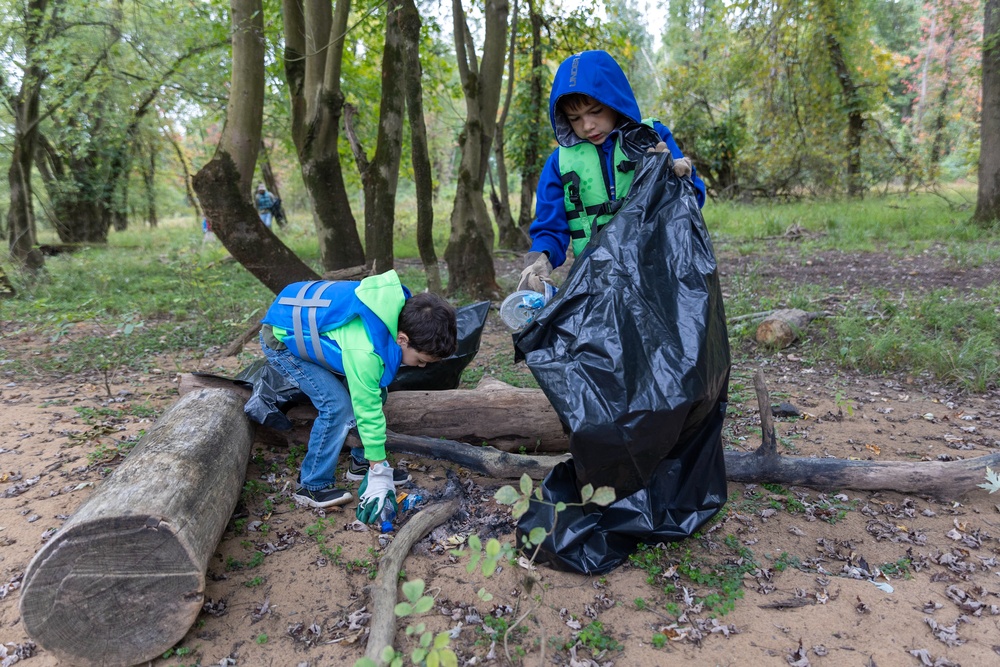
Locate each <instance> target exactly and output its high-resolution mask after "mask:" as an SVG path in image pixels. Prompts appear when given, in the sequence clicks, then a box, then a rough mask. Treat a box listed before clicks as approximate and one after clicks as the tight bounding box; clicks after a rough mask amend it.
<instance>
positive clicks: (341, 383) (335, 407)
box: [261, 338, 365, 491]
mask: <svg viewBox="0 0 1000 667" xmlns="http://www.w3.org/2000/svg"><path fill="white" fill-rule="evenodd" d="M263 343H264V341H263V338H262V339H261V349H263V351H264V356H265V357H266V358H267V361H268V363H270V364H271V365H272V366H273V367H274V368H276V369H278V371H280V372H281V374H282V375H284V376H285V377H286V378H288V379H289V380H291V381H292V382H293V383H295V384H296V385H297V386H298V388H299V389H301V390H302V392H303V393H304V394H305V395H306V396H308V397H309V400H311V401H312V404H313V406H315V408H316V411H317V412H318V413H319V415H318V416H317V417H316V421H314V422H313V427H312V431H311V432H310V433H309V448H308V450H307V451H306V455H305V458H304V459H302V469H301V471H300V473H299V483H300V484H301V485H302V486H303V488H306V489H308V490H310V491H319V490H320V489H325V488H326V487H328V486H330V485H331V484H333V483H334V480H335V479H336V476H335V471H336V468H337V459H338V458H339V457H340V450H341V448H342V447H343V446H344V438H346V437H347V432H348V431H349V430H350V429H351V428H353V427H354V426H355V425H356V424H357V422H356V421H355V419H354V408H353V407H352V405H351V395H350V394H349V393H348V391H347V387H346V386H345V378H344V377H343V376H339V375H337V374H336V373H331V372H330V371H328V370H326V369H325V368H323V367H322V366H319V365H317V364H314V363H313V362H311V361H306V360H304V359H299V358H298V357H296V356H295V355H294V354H292V353H291V352H289V351H288V350H272V349H271V348H269V347H268V346H267V345H264V344H263ZM351 456H353V457H354V459H355V460H357V461H364V460H365V450H364V448H363V447H353V448H352V449H351Z"/></svg>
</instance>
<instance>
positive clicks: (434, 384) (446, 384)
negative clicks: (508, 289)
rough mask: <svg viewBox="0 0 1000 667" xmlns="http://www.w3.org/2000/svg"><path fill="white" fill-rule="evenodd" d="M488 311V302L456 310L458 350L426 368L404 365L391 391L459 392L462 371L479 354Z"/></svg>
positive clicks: (391, 385)
mask: <svg viewBox="0 0 1000 667" xmlns="http://www.w3.org/2000/svg"><path fill="white" fill-rule="evenodd" d="M489 312H490V302H489V301H480V302H479V303H473V304H470V305H468V306H462V307H461V308H457V309H456V312H455V319H456V320H457V322H456V323H457V325H458V347H457V348H456V349H455V354H453V355H451V356H450V357H448V358H447V359H442V360H441V361H437V362H434V363H433V364H427V365H426V366H424V367H423V368H420V367H419V366H403V367H402V368H400V369H399V373H397V374H396V379H394V380H393V381H392V382H391V383H390V384H389V391H400V390H405V391H437V390H440V389H458V385H459V384H461V382H462V371H464V370H465V367H466V366H468V365H469V362H471V361H472V359H473V357H475V356H476V353H478V352H479V341H480V339H481V338H482V337H483V327H484V326H485V325H486V316H487V315H488V314H489Z"/></svg>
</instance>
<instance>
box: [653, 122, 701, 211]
mask: <svg viewBox="0 0 1000 667" xmlns="http://www.w3.org/2000/svg"><path fill="white" fill-rule="evenodd" d="M653 129H654V130H656V132H657V133H658V134H659V135H660V138H661V139H663V141H665V142H666V144H667V149H668V150H669V151H670V154H671V155H673V156H674V158H682V157H684V153H682V152H681V149H680V147H679V146H678V145H677V142H676V141H674V135H673V133H672V132H671V131H670V128H668V127H667V126H666V125H664V124H663V123H661V122H659V121H657V122H655V123H653ZM691 182H692V183H694V187H695V190H696V193H695V194H696V195H697V198H698V208H702V207H703V206H705V183H704V181H702V180H701V177H700V176H698V171H697V170H696V169H695V168H694V165H691Z"/></svg>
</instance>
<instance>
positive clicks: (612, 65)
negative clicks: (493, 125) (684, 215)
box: [529, 51, 705, 268]
mask: <svg viewBox="0 0 1000 667" xmlns="http://www.w3.org/2000/svg"><path fill="white" fill-rule="evenodd" d="M573 94H584V95H588V96H590V97H592V98H593V99H595V100H597V101H598V102H600V103H601V104H603V105H605V106H607V107H610V108H612V109H614V110H615V111H617V112H618V114H619V115H620V116H621V118H622V122H625V121H632V122H635V123H639V122H641V121H642V114H641V113H640V112H639V103H638V102H636V99H635V94H634V93H633V92H632V86H631V85H629V82H628V78H627V77H626V76H625V72H623V71H622V68H621V67H620V66H619V65H618V63H617V62H616V61H615V59H614V58H612V57H611V55H610V54H608V53H607V52H606V51H583V52H581V53H577V54H575V55H572V56H570V57H569V58H567V59H566V60H564V61H563V63H562V64H561V65H559V69H558V70H557V71H556V76H555V79H554V80H553V82H552V92H551V93H550V94H549V119H550V121H551V123H552V131H553V132H554V133H555V137H556V141H558V142H559V145H560V146H573V145H575V144H578V143H581V142H584V141H586V139H581V138H580V137H578V136H576V133H575V132H573V127H572V126H571V125H570V122H569V120H568V119H567V118H566V114H564V113H563V112H562V111H561V110H560V109H559V98H561V97H562V96H563V95H573ZM653 129H654V130H656V132H657V133H658V134H659V135H660V138H661V139H662V140H663V141H664V142H666V144H667V149H668V150H669V151H670V154H671V155H673V156H674V158H682V157H684V153H682V152H681V149H680V148H679V147H678V146H677V142H676V141H674V136H673V134H672V133H671V132H670V129H669V128H667V126H665V125H663V124H662V123H660V122H655V123H654V124H653ZM615 137H616V133H612V134H611V135H610V136H609V137H608V138H607V139H605V141H604V144H603V145H602V146H601V151H602V153H603V154H604V156H605V157H606V158H607V157H609V156H612V155H613V153H614V145H615ZM606 164H609V160H608V159H605V160H602V165H606ZM604 168H605V169H606V167H604ZM691 180H692V181H693V182H694V186H695V188H696V189H697V195H698V206H704V204H705V184H704V183H703V182H702V180H701V179H700V178H699V177H698V174H697V173H696V172H695V171H694V170H693V169H692V172H691ZM625 194H627V193H624V194H622V195H621V196H625ZM529 234H530V235H531V250H532V251H533V252H545V253H546V254H548V256H549V261H550V262H551V263H552V266H553V268H555V267H558V266H562V264H563V263H564V262H565V261H566V251H567V250H568V248H569V244H570V234H569V223H568V222H567V220H566V205H565V193H564V191H563V183H562V176H561V174H560V173H559V149H556V150H555V151H553V152H552V155H550V156H549V159H548V160H546V161H545V166H544V167H543V168H542V173H541V175H540V177H539V179H538V192H537V194H536V202H535V220H534V222H532V223H531V227H530V229H529Z"/></svg>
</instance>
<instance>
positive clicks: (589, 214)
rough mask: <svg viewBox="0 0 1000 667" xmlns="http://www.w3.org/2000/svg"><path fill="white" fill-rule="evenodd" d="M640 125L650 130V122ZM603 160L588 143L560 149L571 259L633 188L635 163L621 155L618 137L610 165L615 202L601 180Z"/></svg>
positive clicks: (623, 154)
mask: <svg viewBox="0 0 1000 667" xmlns="http://www.w3.org/2000/svg"><path fill="white" fill-rule="evenodd" d="M642 122H643V123H644V124H645V125H649V126H650V127H652V125H653V120H652V119H647V120H643V121H642ZM603 159H604V152H603V151H602V150H601V148H600V147H599V146H595V145H594V144H592V143H590V142H589V141H582V142H580V143H578V144H576V145H574V146H560V147H559V174H560V175H561V177H562V183H563V193H564V198H563V203H564V205H565V207H566V222H567V223H568V225H569V236H570V239H571V244H572V247H573V254H574V255H579V254H580V253H581V252H583V249H584V248H585V247H587V243H588V242H589V241H590V238H591V237H592V236H593V235H594V234H595V233H596V232H597V231H598V230H600V228H601V227H603V226H604V225H606V224H607V223H608V221H609V220H611V218H612V217H613V216H614V214H615V213H617V212H618V209H619V208H621V206H622V204H623V203H624V202H625V197H626V196H628V192H629V190H630V189H631V187H632V179H633V177H634V176H635V167H636V162H635V161H634V160H629V159H628V156H627V155H625V152H624V151H622V149H621V145H620V143H619V140H618V135H617V134H616V135H615V143H614V161H613V164H614V174H613V176H614V179H615V182H614V191H615V193H616V198H615V199H611V193H610V192H608V186H607V184H606V183H605V180H604V170H603V165H602V164H601V160H603Z"/></svg>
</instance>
